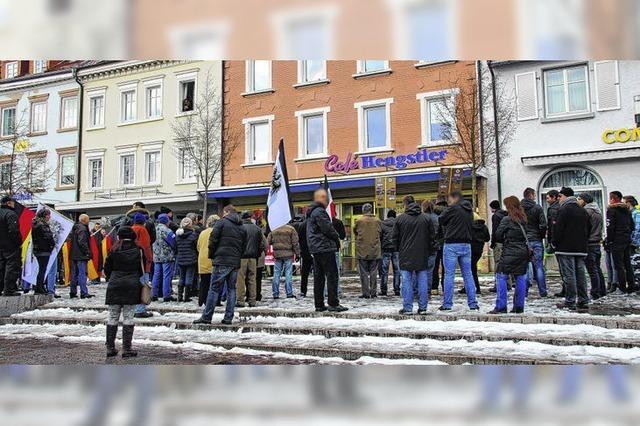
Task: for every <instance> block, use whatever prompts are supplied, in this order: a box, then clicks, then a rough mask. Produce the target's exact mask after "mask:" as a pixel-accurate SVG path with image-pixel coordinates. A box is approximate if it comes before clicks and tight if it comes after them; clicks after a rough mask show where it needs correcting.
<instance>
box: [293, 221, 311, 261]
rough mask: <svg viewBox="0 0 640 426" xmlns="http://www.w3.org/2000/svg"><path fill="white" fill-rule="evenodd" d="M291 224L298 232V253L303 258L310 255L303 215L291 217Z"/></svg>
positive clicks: (305, 222)
mask: <svg viewBox="0 0 640 426" xmlns="http://www.w3.org/2000/svg"><path fill="white" fill-rule="evenodd" d="M291 226H293V228H294V229H295V230H296V232H297V233H298V242H299V243H300V255H301V256H302V257H303V258H304V257H306V258H309V257H311V254H310V253H309V245H308V244H307V221H306V219H305V217H304V216H296V217H295V218H293V223H291Z"/></svg>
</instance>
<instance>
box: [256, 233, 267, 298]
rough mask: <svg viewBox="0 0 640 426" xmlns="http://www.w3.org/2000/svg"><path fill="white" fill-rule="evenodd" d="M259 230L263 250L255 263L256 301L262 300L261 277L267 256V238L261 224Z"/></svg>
mask: <svg viewBox="0 0 640 426" xmlns="http://www.w3.org/2000/svg"><path fill="white" fill-rule="evenodd" d="M258 227H259V228H260V232H261V233H262V241H263V244H264V250H263V251H262V253H260V257H258V263H257V264H256V302H260V301H262V277H263V276H264V270H265V258H266V257H267V238H266V237H265V236H264V230H263V229H262V226H260V225H258Z"/></svg>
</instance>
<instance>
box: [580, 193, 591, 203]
mask: <svg viewBox="0 0 640 426" xmlns="http://www.w3.org/2000/svg"><path fill="white" fill-rule="evenodd" d="M578 198H580V199H581V200H583V201H584V202H585V203H587V204H590V203H593V197H592V196H591V195H590V194H588V193H586V192H581V193H580V194H578Z"/></svg>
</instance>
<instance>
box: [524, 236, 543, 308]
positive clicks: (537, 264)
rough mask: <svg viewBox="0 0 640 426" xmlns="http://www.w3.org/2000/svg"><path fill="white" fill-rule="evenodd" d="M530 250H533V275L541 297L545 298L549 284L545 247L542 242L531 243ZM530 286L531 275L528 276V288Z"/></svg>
mask: <svg viewBox="0 0 640 426" xmlns="http://www.w3.org/2000/svg"><path fill="white" fill-rule="evenodd" d="M529 248H530V249H531V250H533V261H532V262H530V263H531V269H532V270H533V274H535V276H536V282H537V283H538V291H539V292H540V296H542V297H545V296H546V295H547V283H546V280H545V275H544V246H543V245H542V242H541V241H529ZM531 269H530V272H531ZM530 285H531V274H527V287H529V286H530Z"/></svg>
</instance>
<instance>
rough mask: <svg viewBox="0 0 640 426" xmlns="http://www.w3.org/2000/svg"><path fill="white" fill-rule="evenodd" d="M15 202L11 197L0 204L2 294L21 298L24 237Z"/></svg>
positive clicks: (0, 284) (3, 199)
mask: <svg viewBox="0 0 640 426" xmlns="http://www.w3.org/2000/svg"><path fill="white" fill-rule="evenodd" d="M14 207H15V201H14V199H13V198H11V197H9V196H4V197H2V201H1V202H0V293H2V292H3V291H4V295H5V296H19V295H20V294H21V293H20V292H19V291H18V278H20V268H21V267H22V260H21V258H20V247H21V246H22V236H21V235H20V226H19V225H18V215H16V212H15V211H14V210H13V209H14Z"/></svg>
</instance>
